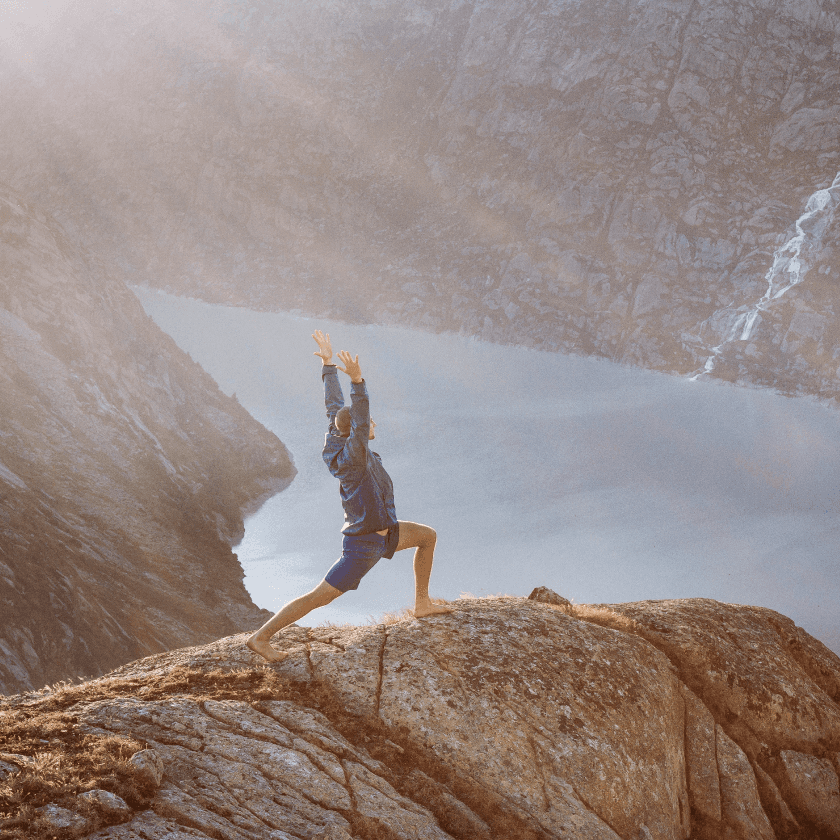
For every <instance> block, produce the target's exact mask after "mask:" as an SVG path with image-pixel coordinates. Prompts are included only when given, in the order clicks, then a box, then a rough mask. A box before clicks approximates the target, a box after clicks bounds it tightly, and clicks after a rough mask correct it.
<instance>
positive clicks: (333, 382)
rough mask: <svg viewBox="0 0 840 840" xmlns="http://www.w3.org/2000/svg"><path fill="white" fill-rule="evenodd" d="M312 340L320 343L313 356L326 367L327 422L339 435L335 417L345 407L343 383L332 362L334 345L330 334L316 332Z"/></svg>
mask: <svg viewBox="0 0 840 840" xmlns="http://www.w3.org/2000/svg"><path fill="white" fill-rule="evenodd" d="M312 338H314V339H315V341H317V342H318V349H317V350H316V351H315V353H314V354H313V355H315V356H319V357H320V358H321V361H322V362H323V364H324V366H323V367H322V368H321V379H323V380H324V404H325V406H326V409H327V420H329V423H330V432H331V433H334V434H337V433H338V429H337V428H336V425H335V415H336V414H338V410H339V409H340V408H341V407H342V406H343V405H344V394H343V393H342V391H341V383H340V382H339V381H338V369H337V368H336V366H335V365H334V364H333V361H332V344H331V343H330V334H329V333H326V334H324V333H322V332H321V330H315V332H314V333H312Z"/></svg>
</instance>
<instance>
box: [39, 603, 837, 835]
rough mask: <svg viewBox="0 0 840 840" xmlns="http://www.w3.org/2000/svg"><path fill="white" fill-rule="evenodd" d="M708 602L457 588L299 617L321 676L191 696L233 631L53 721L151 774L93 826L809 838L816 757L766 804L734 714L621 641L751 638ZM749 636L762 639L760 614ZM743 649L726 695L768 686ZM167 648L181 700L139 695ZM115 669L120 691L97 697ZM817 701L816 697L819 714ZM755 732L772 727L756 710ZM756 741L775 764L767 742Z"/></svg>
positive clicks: (209, 831)
mask: <svg viewBox="0 0 840 840" xmlns="http://www.w3.org/2000/svg"><path fill="white" fill-rule="evenodd" d="M712 605H713V604H712V602H709V601H705V600H700V601H696V602H692V601H679V602H660V603H658V604H656V603H652V602H645V603H644V604H641V605H640V604H633V605H625V606H626V607H627V610H622V605H614V606H613V607H612V608H611V609H609V610H607V609H605V608H603V606H602V607H601V609H600V611H599V610H594V609H590V610H586V609H578V610H576V612H577V613H578V615H580V616H583V615H590V616H591V617H592V619H593V622H594V621H595V620H604V619H605V616H608V617H611V618H612V619H614V620H615V627H604V626H601V625H599V624H595V623H592V622H587V621H583V620H581V618H579V617H574V616H573V615H570V614H569V613H568V612H566V611H565V610H563V609H548V608H546V607H545V606H544V605H542V604H540V603H538V602H534V601H531V600H528V599H525V598H512V597H504V598H501V597H500V598H487V599H483V598H482V599H463V600H461V601H459V602H457V604H456V607H457V609H456V611H455V612H454V613H452V614H450V615H445V616H439V617H434V618H427V619H424V620H423V621H422V622H420V621H417V620H414V619H411V618H407V619H405V620H401V621H398V622H396V623H394V624H390V625H387V626H378V627H377V626H367V627H357V628H342V629H339V628H329V629H327V628H315V629H313V630H311V631H308V632H309V633H310V634H311V636H310V638H313V639H314V638H316V637H317V638H320V639H322V641H321V642H320V643H319V644H321V645H322V646H323V647H324V649H325V650H324V651H323V653H322V654H321V658H320V659H319V660H318V662H319V663H323V669H322V670H319V664H315V665H313V666H312V667H313V671H312V673H311V679H310V680H309V682H307V683H300V682H298V681H297V680H295V681H293V682H292V681H291V680H290V682H289V683H288V691H289V694H288V696H287V697H285V698H284V699H274V700H266V699H263V698H256V697H250V696H248V689H247V688H245V687H244V686H247V685H248V682H247V681H243V682H242V686H243V688H242V689H241V690H240V691H239V693H238V694H237V695H236V699H235V698H234V697H231V696H230V694H229V693H230V692H231V691H233V689H232V688H231V685H232V683H231V682H230V681H228V682H226V683H224V684H221V683H220V685H219V687H220V688H221V689H222V691H223V692H224V693H223V694H220V695H219V696H224V697H226V699H216V698H214V697H213V696H200V691H201V690H202V689H200V688H198V686H199V685H202V684H203V685H204V687H205V688H206V689H208V691H210V694H211V695H212V693H213V692H212V687H213V685H214V683H213V680H214V677H213V676H212V675H213V674H214V673H215V674H218V673H219V669H220V664H221V665H223V666H224V667H225V668H234V669H235V670H236V671H237V672H242V671H243V669H244V668H246V667H247V662H248V661H249V654H248V653H247V652H246V651H244V650H243V648H242V644H241V641H242V636H235V637H230V638H228V639H222V640H219V641H217V642H215V643H213V644H212V645H207V646H205V647H204V648H190V649H185V650H182V651H173V652H170V653H167V654H158V655H156V656H153V657H149V658H147V659H145V660H141V661H138V662H137V663H133V664H132V665H128V666H124V667H123V668H121V669H119V672H118V673H119V678H116V677H108V678H102V679H100V680H94V681H91V682H90V683H88V684H87V686H86V693H87V695H88V696H89V697H91V698H92V697H93V696H94V695H95V692H96V690H97V687H101V688H102V689H103V690H104V692H105V693H106V695H107V696H103V697H102V698H101V699H98V700H95V699H89V700H87V701H84V702H78V703H77V704H76V705H75V706H74V707H73V714H74V716H75V717H77V718H78V721H79V723H78V726H79V727H80V729H81V731H82V732H87V733H90V734H109V733H112V734H117V735H126V736H133V737H135V738H138V739H143V740H145V741H146V743H148V744H149V747H150V749H151V750H154V752H155V753H156V754H157V756H158V758H159V760H160V762H162V764H163V765H164V766H165V777H164V779H163V783H162V785H161V787H160V788H159V789H158V791H157V793H156V794H155V795H154V798H153V799H152V802H151V808H150V809H148V810H146V811H143V812H140V813H135V814H133V815H131V816H130V818H129V819H128V820H127V821H126V822H124V823H122V824H121V825H114V826H111V827H109V828H107V829H102V830H101V831H99V832H97V833H96V834H95V835H92V836H93V837H95V838H96V840H186V838H188V837H190V838H193V837H205V838H206V837H213V838H230V840H288V839H289V838H291V840H310V839H311V838H313V837H321V838H327V837H339V838H342V837H343V838H344V840H346V839H347V837H366V836H370V837H383V836H384V837H389V838H396V837H400V838H407V839H408V838H410V840H449V838H455V837H458V838H467V837H468V838H470V840H490V838H495V837H498V838H516V840H550V839H551V840H553V838H556V839H557V840H560V838H564V837H574V838H575V840H619V838H631V840H687V838H689V837H695V838H697V840H773V838H774V837H775V838H776V840H787V838H791V840H792V838H794V837H796V836H797V834H796V833H797V832H799V831H800V829H799V826H801V827H802V831H805V832H807V831H810V830H812V829H813V830H814V831H822V832H823V834H824V835H825V833H826V830H825V829H824V828H821V826H823V825H824V822H823V823H819V822H818V819H823V816H820V815H819V814H818V815H817V816H814V815H813V814H811V815H810V816H808V818H807V819H805V818H802V814H800V811H801V812H803V813H804V808H806V807H809V808H811V809H812V810H813V809H814V808H819V807H824V806H825V800H826V796H825V795H824V794H825V792H826V791H828V792H829V797H828V799H829V802H830V801H832V798H831V797H832V795H833V794H832V793H831V792H832V791H834V790H835V789H834V788H833V787H832V786H831V784H830V782H831V778H834V782H835V783H836V781H837V780H836V777H829V776H828V775H827V774H826V771H827V770H828V771H830V773H831V774H833V773H834V771H833V769H831V767H830V761H828V760H827V759H820V760H818V762H817V764H814V763H813V760H812V759H813V756H804V755H803V756H797V755H793V754H789V751H788V753H783V758H784V760H785V761H786V762H787V765H786V766H788V767H789V769H790V768H792V769H790V776H791V779H794V778H795V780H796V784H797V786H798V787H797V790H798V794H797V795H798V796H799V797H800V800H801V801H800V800H795V798H794V797H793V795H792V794H791V793H790V792H789V790H793V788H792V782H791V783H787V782H786V783H785V784H786V786H781V791H782V795H784V799H783V798H782V795H780V792H779V789H777V784H778V779H776V784H774V778H771V776H770V775H768V774H767V773H765V772H764V770H763V769H762V768H761V767H758V766H755V767H753V766H751V764H750V759H749V758H748V751H747V749H746V748H743V749H742V748H741V746H739V745H738V744H737V743H736V742H735V741H734V740H733V739H732V738H731V737H729V736H728V735H727V734H726V733H725V732H724V730H723V728H722V726H721V723H722V724H723V725H725V726H727V727H729V726H730V725H733V723H734V724H736V725H735V728H734V729H733V730H732V731H733V733H734V734H735V735H736V736H737V737H741V735H742V734H746V735H750V730H749V729H748V728H746V726H745V725H744V724H743V722H741V723H740V724H739V719H737V718H733V717H732V716H731V715H730V714H729V713H728V709H729V707H728V706H725V705H724V706H720V708H721V709H723V711H722V713H721V714H722V717H721V722H719V723H714V721H713V720H712V716H713V715H714V713H715V709H717V708H718V705H717V704H715V703H713V704H711V705H708V704H707V703H706V701H705V699H701V698H700V697H699V696H698V695H697V694H696V693H695V692H694V691H692V690H690V689H689V688H688V687H687V686H686V685H685V684H684V683H682V682H681V681H680V679H679V677H678V675H677V674H678V672H681V673H683V674H684V673H685V669H684V668H683V669H682V671H680V668H675V667H674V664H672V662H670V661H669V660H668V658H667V657H666V656H665V655H664V654H663V653H662V652H661V651H659V650H657V649H656V648H655V647H654V646H653V644H651V643H650V642H648V641H646V640H644V639H643V638H640V637H639V635H637V634H638V633H644V634H648V635H651V638H658V637H654V635H653V633H654V630H655V632H656V633H657V634H659V636H668V635H669V634H668V633H667V632H666V630H667V628H669V627H674V628H676V627H677V626H683V625H684V626H685V627H686V628H688V630H687V631H686V632H688V631H689V630H692V628H693V632H694V633H695V635H694V636H693V641H692V645H693V648H697V649H698V650H699V649H700V648H701V647H702V646H703V644H704V643H707V644H708V645H709V651H707V654H708V655H709V656H710V657H711V656H712V655H713V654H714V652H715V651H716V649H717V645H718V644H719V638H718V636H719V635H720V634H722V635H725V636H726V635H727V634H728V636H727V638H730V637H731V638H730V641H731V643H732V644H733V645H734V646H735V649H736V650H737V649H738V648H739V646H741V645H746V646H749V645H750V644H752V642H753V641H754V639H755V638H756V635H755V633H756V628H755V625H754V622H755V621H756V620H757V618H756V617H757V616H758V618H761V619H762V620H764V619H767V618H768V617H767V616H766V615H765V613H766V612H767V611H756V610H755V609H754V608H750V607H733V606H732V605H723V604H720V605H717V606H718V609H717V610H713V609H712ZM630 615H632V617H633V618H634V620H632V621H631V620H629V619H628V616H630ZM772 618H773V621H774V622H778V621H779V619H780V617H778V616H776V614H772ZM716 621H717V622H718V625H719V626H718V629H717V630H715V622H716ZM654 625H655V627H654ZM698 626H702V627H703V628H704V633H705V635H704V636H700V635H697V628H698ZM674 632H676V631H674ZM288 633H289V638H288V639H284V638H281V639H279V640H278V644H279V645H281V646H287V650H288V652H289V656H288V657H287V659H285V660H283V661H282V662H280V663H279V664H278V665H277V666H275V668H274V669H273V671H274V672H275V673H276V674H277V675H278V677H279V679H280V680H281V682H280V683H278V691H285V689H282V688H281V686H283V685H285V683H283V682H282V680H283V678H284V675H295V674H297V673H299V669H300V668H301V667H303V666H302V664H301V663H307V662H308V660H309V655H308V652H307V650H306V649H305V648H304V647H303V646H301V645H300V644H299V643H298V642H297V641H294V640H296V639H299V638H301V637H302V631H301V630H300V629H299V628H298V629H295V628H292V629H290V630H289V631H288ZM742 636H743V638H742ZM765 636H766V643H767V645H768V646H769V647H770V648H771V649H773V646H774V645H775V644H777V641H775V640H774V638H773V635H772V632H769V631H767V629H766V627H765ZM677 641H678V642H680V640H679V639H678V640H677ZM682 641H684V640H682ZM802 641H803V649H804V648H805V647H807V645H806V644H805V642H807V639H805V640H802ZM680 644H681V643H680ZM680 644H676V645H675V647H674V650H675V651H680V650H682V649H683V648H682V647H681V646H680ZM326 649H330V650H332V651H334V653H328V652H327V650H326ZM750 649H751V650H753V652H754V654H755V655H754V657H753V663H752V668H753V671H751V672H750V674H749V677H750V678H749V679H745V680H744V681H743V684H742V685H743V687H744V690H746V691H747V692H748V695H747V699H746V701H745V702H746V705H747V706H750V705H756V702H755V698H753V697H752V696H751V695H749V690H750V687H752V686H759V687H760V686H763V685H765V684H766V683H765V680H766V679H769V676H768V675H766V674H764V675H763V674H762V670H761V669H762V668H764V667H773V668H777V667H778V666H779V665H780V664H781V665H784V662H783V661H782V660H779V661H777V660H776V659H774V658H773V657H766V658H765V657H762V656H761V655H758V653H757V652H756V651H757V649H756V648H750ZM372 651H373V652H376V656H372V655H371V652H372ZM698 655H699V654H698ZM225 657H226V658H225ZM186 662H189V663H190V664H191V667H192V668H194V669H195V670H197V671H203V672H204V674H205V676H206V680H207V682H206V683H198V682H197V683H195V684H194V685H192V686H191V687H190V688H189V692H190V693H189V694H188V695H187V694H181V693H178V692H177V691H176V692H174V693H173V694H172V695H170V696H165V697H158V698H157V699H154V700H152V699H148V695H146V697H145V698H144V696H143V695H142V691H140V689H142V687H143V685H144V684H145V685H154V686H160V685H161V684H162V682H163V678H164V677H165V675H166V674H167V673H168V672H169V671H171V670H172V668H174V667H177V666H178V665H179V664H184V663H186ZM675 662H677V664H678V665H680V667H682V665H683V662H682V660H680V658H679V657H675ZM768 663H769V664H768ZM823 664H824V665H825V668H826V669H827V670H819V669H818V671H815V672H814V673H815V675H816V677H817V678H819V679H820V680H821V681H823V682H825V680H826V679H827V677H828V676H829V675H830V673H831V669H830V663H829V662H827V661H826V662H825V663H823ZM306 667H310V665H309V664H307V665H306ZM369 668H374V669H375V670H374V672H373V674H371V673H368V672H367V671H366V669H369ZM804 673H805V672H804V670H803V671H802V674H803V679H810V678H809V677H805V676H804ZM759 677H760V678H759ZM118 679H125V680H126V681H127V682H126V686H130V688H128V689H127V690H128V691H130V692H132V693H135V695H137V696H129V695H125V696H120V695H119V694H116V695H115V688H116V687H117V686H118V685H119V683H118V681H117V680H118ZM348 684H352V685H353V688H352V689H348V688H347V686H348ZM806 686H807V683H806ZM700 688H703V685H702V684H701V686H700ZM158 690H159V689H158ZM758 696H759V697H760V696H761V694H759V695H758ZM806 696H807V692H806ZM811 699H812V701H813V698H811ZM345 700H349V703H347V704H345ZM28 702H29V703H30V705H31V702H32V701H31V700H30V701H28ZM45 702H46V701H45ZM791 702H793V701H791ZM809 702H810V701H809ZM813 702H815V701H813ZM832 703H833V701H831V700H830V699H828V698H827V697H826V698H825V701H824V705H825V708H826V709H828V708H830V706H831V704H832ZM304 704H311V705H304ZM316 706H317V708H315V707H316ZM815 708H816V707H815ZM738 725H740V726H741V727H742V728H741V729H739V728H738ZM775 725H776V726H777V727H778V729H779V730H780V732H782V733H783V732H785V731H786V728H787V727H788V726H789V721H788V720H787V719H786V718H784V717H783V716H779V718H777V719H776V723H775ZM767 732H769V733H770V735H771V736H773V737H774V738H775V737H776V736H775V735H774V733H773V732H772V727H771V726H770V724H769V723H768V729H767ZM750 737H751V738H752V741H750V745H752V746H755V744H756V743H757V741H756V739H755V736H754V735H750ZM779 737H780V736H779ZM750 745H748V746H750ZM752 746H750V749H752ZM759 752H760V755H759V758H760V759H761V761H764V762H766V763H767V767H768V769H769V770H770V772H772V773H773V774H774V777H775V776H777V775H778V768H777V767H775V768H774V767H773V766H772V765H773V751H772V750H770V749H764V748H762V749H760V750H759ZM138 755H139V754H138ZM803 762H804V763H803ZM155 766H157V765H155ZM803 767H804V768H805V769H804V770H803V769H802V768H803ZM815 768H816V769H818V770H819V772H820V774H822V775H819V774H818V775H819V777H818V778H817V777H815V776H814V774H813V772H811V771H812V770H814V769H815ZM800 770H801V771H802V772H799V771H800ZM794 771H795V772H794ZM806 771H807V772H806ZM808 773H810V774H811V780H810V781H809V780H808ZM814 778H817V781H816V782H814V781H813V779H814ZM826 779H827V780H828V782H829V784H828V785H827V786H826V785H825V784H823V782H824V781H825V780H826ZM809 785H810V787H809ZM809 797H810V798H809ZM786 801H787V802H788V803H790V804H791V805H794V806H795V808H796V809H797V813H796V819H794V815H792V814H791V812H790V811H789V810H788V809H787V806H786V804H785V802H786ZM821 813H822V812H820V814H821ZM115 818H116V819H123V818H124V817H123V816H116V817H115ZM797 823H798V824H797ZM774 829H775V832H776V833H775V835H774ZM826 836H830V835H826ZM797 840H801V832H800V836H799V837H798V838H797Z"/></svg>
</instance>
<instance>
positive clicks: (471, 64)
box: [0, 0, 840, 397]
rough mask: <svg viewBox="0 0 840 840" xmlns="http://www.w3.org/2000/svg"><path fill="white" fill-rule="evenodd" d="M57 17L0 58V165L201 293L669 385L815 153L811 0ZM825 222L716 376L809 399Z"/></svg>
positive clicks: (74, 223)
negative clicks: (665, 374) (597, 360)
mask: <svg viewBox="0 0 840 840" xmlns="http://www.w3.org/2000/svg"><path fill="white" fill-rule="evenodd" d="M85 7H87V8H88V9H89V12H88V15H89V16H88V17H87V18H85V17H84V15H83V13H82V10H83V9H84V8H85ZM73 15H74V17H73V18H71V19H69V20H68V23H67V25H66V26H64V25H63V26H61V27H57V28H56V29H55V30H54V32H53V34H52V36H51V37H52V40H49V39H46V40H44V41H42V42H35V41H33V43H32V45H30V47H27V49H28V52H27V53H26V55H25V56H18V57H17V58H15V57H14V56H13V55H11V54H8V55H7V56H6V60H5V65H4V67H3V69H2V75H3V78H4V80H5V81H4V83H3V85H2V93H0V102H2V108H3V110H4V112H5V113H6V114H8V115H10V117H11V118H9V119H7V120H5V121H4V123H3V125H2V126H0V132H1V133H2V136H1V137H0V140H2V142H0V178H5V179H6V180H8V181H9V182H10V183H12V184H13V185H14V186H15V187H17V188H18V189H20V190H22V191H24V192H25V193H26V194H27V195H30V196H33V197H35V198H37V200H39V201H40V202H42V204H43V205H44V206H47V207H49V208H51V210H54V211H55V213H56V214H57V217H58V218H59V220H60V221H61V222H62V224H63V225H65V226H66V228H67V229H68V231H69V232H70V234H71V235H72V236H73V237H75V238H76V239H77V240H79V241H83V242H85V243H88V244H89V245H90V246H91V247H92V248H93V249H94V250H95V252H96V253H97V254H100V255H101V256H102V257H103V259H105V260H106V261H107V263H108V265H109V266H110V267H111V268H113V269H114V270H118V271H120V272H122V273H123V274H124V276H128V277H130V278H133V279H134V280H135V281H137V282H148V283H151V284H153V285H158V286H161V287H164V288H167V289H169V290H171V291H174V292H180V293H189V294H194V295H199V296H201V297H204V298H206V299H208V300H212V301H228V302H235V303H240V304H247V305H249V306H253V307H263V308H268V309H295V308H300V309H303V310H306V311H307V312H311V313H319V314H324V315H332V316H334V317H339V318H343V319H348V320H370V321H379V322H383V321H385V322H400V323H408V324H411V325H413V326H421V327H424V328H427V329H431V330H446V329H451V330H463V331H466V332H468V333H470V334H475V335H479V336H482V337H484V338H487V339H491V340H494V341H503V342H516V343H522V344H527V345H530V346H536V347H541V348H544V349H549V350H552V349H560V350H570V351H574V352H579V353H593V354H598V355H602V356H606V357H609V358H611V359H615V360H618V361H623V362H628V363H632V364H638V365H641V366H645V367H650V368H656V369H659V370H665V371H671V372H677V373H680V374H689V373H691V372H693V371H695V370H699V369H701V368H702V367H703V365H704V362H705V360H706V359H707V358H708V357H709V355H710V354H711V348H712V347H714V346H716V345H718V344H719V342H720V341H721V339H722V338H723V336H724V334H725V332H726V330H727V329H728V326H727V325H728V323H729V319H728V315H729V313H730V312H732V311H733V310H737V309H738V307H741V306H748V305H750V304H751V303H754V302H757V301H758V300H759V299H760V298H761V297H762V295H763V294H764V292H765V290H766V288H767V283H766V281H765V275H766V273H767V271H768V269H769V267H770V264H771V262H772V257H773V252H774V249H775V248H776V247H777V246H778V245H779V244H780V243H781V242H783V241H784V240H785V238H787V237H789V236H790V235H791V234H792V232H793V230H794V229H793V225H794V223H795V221H796V219H797V218H798V217H799V216H800V215H801V214H802V212H803V210H804V208H805V204H806V202H807V200H808V197H809V196H810V195H811V194H812V193H813V192H814V191H815V190H817V189H818V188H826V187H828V186H829V185H830V184H831V183H832V179H833V178H834V177H835V175H836V173H837V172H838V170H840V144H838V140H840V119H838V108H840V105H838V101H837V89H838V85H840V70H838V67H840V63H838V60H837V59H838V54H840V12H838V8H837V4H836V3H835V2H830V0H813V2H809V3H807V4H797V3H784V4H779V3H775V2H771V0H758V2H745V0H710V2H704V3H698V2H696V0H635V2H629V3H628V2H619V0H607V2H600V0H598V2H596V0H583V2H558V0H534V2H528V3H522V2H518V0H516V1H515V0H493V1H492V2H485V1H483V0H415V1H414V2H409V3H406V2H404V0H385V1H384V2H375V3H374V2H365V1H363V2H358V3H352V4H337V5H336V4H332V3H327V2H322V0H312V2H306V3H303V2H299V0H295V1H294V2H267V0H264V1H263V2H260V0H240V2H234V1H233V0H217V1H216V2H214V3H197V2H194V0H155V2H153V3H147V4H144V5H143V7H142V9H141V8H138V7H136V6H134V5H133V4H128V3H121V2H118V3H108V4H107V5H103V4H99V3H98V2H92V3H89V4H87V6H86V5H85V4H76V5H75V6H74V11H73ZM837 198H840V189H838V190H837V191H836V194H835V199H837ZM836 240H837V228H836V224H835V226H834V227H831V226H829V227H828V229H827V230H826V231H825V232H824V234H823V236H822V238H821V240H820V241H819V242H817V243H816V245H815V247H814V248H813V249H812V251H811V253H810V254H809V255H808V260H807V263H808V266H809V267H810V270H809V271H808V273H807V275H806V278H805V282H803V283H802V284H801V285H799V286H797V287H796V288H794V289H792V290H791V291H789V292H788V293H787V294H786V295H785V296H784V297H783V298H782V299H780V300H778V301H775V302H773V303H772V304H770V305H769V306H768V307H767V308H766V311H765V312H764V313H763V314H762V315H761V317H760V319H759V323H758V324H757V327H756V331H755V333H754V335H753V336H752V339H751V341H749V342H746V341H743V342H741V341H736V342H733V343H731V344H730V345H729V346H728V347H727V348H725V350H724V352H722V353H721V355H720V357H719V358H718V360H717V364H716V369H715V371H714V375H716V376H722V377H724V378H728V379H745V380H749V381H753V382H759V383H762V384H766V385H770V386H773V387H777V388H780V389H782V390H786V391H791V392H793V391H798V390H804V391H808V392H811V393H818V394H821V395H824V396H828V397H836V396H837V394H838V378H837V367H838V362H840V358H838V354H840V349H838V346H837V345H838V341H837V314H836V304H835V298H836V285H837V282H838V272H840V251H838V249H837V247H836V244H835V243H836Z"/></svg>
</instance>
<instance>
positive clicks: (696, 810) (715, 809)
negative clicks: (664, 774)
mask: <svg viewBox="0 0 840 840" xmlns="http://www.w3.org/2000/svg"><path fill="white" fill-rule="evenodd" d="M682 695H683V700H684V701H685V765H686V775H687V778H688V799H689V802H690V803H691V811H692V814H693V815H696V818H700V819H701V820H702V821H703V822H704V824H705V823H706V822H708V823H710V824H711V826H710V827H711V829H712V830H714V829H715V828H716V827H718V826H719V825H720V820H721V810H720V807H721V806H720V782H719V780H718V765H717V747H716V741H717V734H716V727H715V719H714V718H713V717H712V713H711V712H710V711H709V710H708V709H707V708H706V706H704V705H703V703H701V702H700V700H699V699H698V698H697V697H696V695H695V694H694V693H693V692H692V691H690V690H689V689H688V688H686V687H685V686H682Z"/></svg>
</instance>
